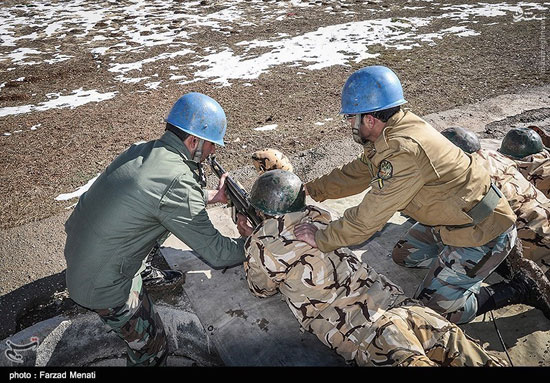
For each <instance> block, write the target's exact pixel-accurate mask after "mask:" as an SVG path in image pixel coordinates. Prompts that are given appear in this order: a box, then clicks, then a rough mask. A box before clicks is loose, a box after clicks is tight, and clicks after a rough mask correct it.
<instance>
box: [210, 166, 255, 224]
mask: <svg viewBox="0 0 550 383" xmlns="http://www.w3.org/2000/svg"><path fill="white" fill-rule="evenodd" d="M208 160H209V163H210V167H211V168H212V171H213V172H214V174H216V176H217V177H218V178H221V177H222V175H223V174H224V173H226V171H225V170H224V168H223V167H222V166H221V165H220V163H219V162H218V161H217V160H216V157H215V156H210V157H209V159H208ZM225 185H226V188H225V190H226V194H227V198H228V199H229V201H230V203H231V204H232V205H233V207H234V208H235V211H236V212H237V213H240V214H242V215H244V216H245V217H247V218H248V219H249V220H250V222H252V224H253V225H254V227H256V226H258V225H259V224H260V223H261V222H262V220H261V219H260V217H258V215H257V214H256V209H254V207H253V206H252V205H251V204H250V202H249V201H248V193H247V192H246V190H245V189H244V188H242V187H241V186H240V185H239V184H238V183H237V182H235V180H234V179H233V178H231V177H230V176H227V177H226V179H225ZM233 222H235V223H237V215H236V214H234V215H233Z"/></svg>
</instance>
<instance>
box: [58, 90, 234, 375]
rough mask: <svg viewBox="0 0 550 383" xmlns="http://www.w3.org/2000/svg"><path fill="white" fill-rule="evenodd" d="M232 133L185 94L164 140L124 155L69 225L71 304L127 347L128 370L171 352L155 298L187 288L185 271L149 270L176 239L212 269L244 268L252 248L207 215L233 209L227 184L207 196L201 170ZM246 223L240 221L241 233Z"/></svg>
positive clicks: (204, 100)
mask: <svg viewBox="0 0 550 383" xmlns="http://www.w3.org/2000/svg"><path fill="white" fill-rule="evenodd" d="M226 129H227V121H226V116H225V113H224V111H223V109H222V107H221V106H220V105H219V104H218V103H217V102H216V101H215V100H214V99H212V98H210V97H208V96H206V95H204V94H200V93H188V94H185V95H184V96H182V97H181V98H180V99H179V100H177V102H176V103H175V104H174V106H173V107H172V109H171V111H170V113H169V114H168V117H167V118H166V131H165V133H164V134H163V135H162V137H160V138H159V139H157V140H153V141H149V142H146V143H141V144H136V145H132V146H131V147H130V148H129V149H127V150H126V151H125V152H123V153H122V154H120V155H119V156H118V157H117V158H116V159H115V160H114V161H113V162H112V163H111V164H110V165H109V166H108V167H107V169H106V170H105V171H104V172H103V173H102V174H101V175H100V176H99V177H98V178H97V180H96V181H95V182H94V184H93V185H92V186H91V187H90V189H89V190H88V191H87V192H86V193H84V194H83V195H82V196H81V197H80V199H79V201H78V204H77V205H76V207H75V209H74V211H73V213H72V214H71V216H70V217H69V219H68V220H67V222H66V223H65V231H66V233H67V241H66V244H65V259H66V261H67V287H68V290H69V294H70V297H71V298H72V299H73V300H74V301H75V302H76V303H78V304H79V305H81V306H83V307H85V308H87V309H90V310H92V311H95V312H96V313H98V314H99V316H100V317H101V318H102V320H103V321H104V322H105V323H106V324H107V325H109V326H110V327H111V328H112V329H113V330H114V331H115V332H116V333H117V335H118V336H119V337H121V338H122V339H124V340H125V341H126V343H127V351H128V357H127V363H128V365H141V366H152V365H160V364H163V363H164V361H165V359H166V356H167V353H168V350H167V338H166V334H165V332H164V326H163V324H162V321H161V319H160V317H159V315H158V314H157V313H156V312H155V308H154V306H153V304H152V301H151V300H150V298H149V295H148V293H147V290H153V289H159V288H163V289H166V288H171V289H172V288H175V287H176V286H178V285H181V284H182V283H183V279H184V278H183V274H182V273H181V272H179V271H175V270H158V269H156V268H153V267H151V265H150V258H151V256H152V254H154V253H155V252H156V251H158V249H159V244H160V243H162V241H163V240H164V239H165V238H166V237H167V236H168V234H169V233H172V234H174V235H175V236H176V237H178V239H180V240H181V241H183V242H185V243H186V244H187V245H188V246H189V247H191V248H192V249H193V250H194V251H195V252H197V253H198V254H199V256H201V258H202V259H203V260H204V261H205V262H208V263H209V264H211V266H213V267H228V266H234V265H237V264H240V263H242V262H243V261H244V239H242V238H240V239H234V238H228V237H224V236H222V235H221V234H220V233H219V231H218V230H216V228H215V227H214V226H213V224H212V222H211V221H210V219H209V217H208V214H207V212H206V209H205V208H206V204H209V203H216V202H227V198H226V196H225V186H224V180H225V177H222V178H221V180H220V184H219V186H218V189H217V190H206V189H205V188H204V187H205V186H206V185H205V182H204V178H203V175H202V168H201V162H203V161H204V160H205V159H206V157H207V156H208V155H210V154H212V153H214V152H215V148H216V145H222V146H223V145H224V143H223V136H224V134H225V131H226ZM243 221H244V218H243V217H240V220H239V223H238V229H239V231H241V230H242V229H241V226H242V224H243ZM144 287H145V288H144Z"/></svg>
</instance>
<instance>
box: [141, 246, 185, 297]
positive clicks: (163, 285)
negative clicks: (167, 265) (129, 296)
mask: <svg viewBox="0 0 550 383" xmlns="http://www.w3.org/2000/svg"><path fill="white" fill-rule="evenodd" d="M157 255H160V245H159V244H156V245H155V246H154V247H153V249H151V251H150V252H149V254H148V255H147V260H146V261H145V270H144V271H143V272H142V273H141V279H142V281H143V285H144V286H145V288H147V290H149V291H161V290H172V289H175V288H176V287H178V286H181V285H182V284H183V282H185V278H184V275H183V273H182V272H181V271H178V270H160V269H158V268H156V267H154V266H153V265H152V264H151V263H152V262H153V258H154V257H155V256H157Z"/></svg>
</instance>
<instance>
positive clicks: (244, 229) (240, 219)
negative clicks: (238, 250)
mask: <svg viewBox="0 0 550 383" xmlns="http://www.w3.org/2000/svg"><path fill="white" fill-rule="evenodd" d="M237 230H238V231H239V234H240V235H241V236H242V237H250V236H251V235H252V232H253V231H254V229H253V228H252V227H251V226H250V225H249V224H248V219H247V218H246V217H245V216H244V215H242V214H239V213H237Z"/></svg>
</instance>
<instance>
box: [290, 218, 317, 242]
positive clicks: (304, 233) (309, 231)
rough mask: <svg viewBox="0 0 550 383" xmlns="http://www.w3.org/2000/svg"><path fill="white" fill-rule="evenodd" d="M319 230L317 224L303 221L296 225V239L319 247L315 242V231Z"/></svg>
mask: <svg viewBox="0 0 550 383" xmlns="http://www.w3.org/2000/svg"><path fill="white" fill-rule="evenodd" d="M317 230H318V229H317V226H315V225H313V224H311V223H302V224H299V225H296V226H295V227H294V235H295V236H296V239H298V240H300V241H303V242H305V243H307V244H308V245H310V246H311V247H314V248H317V243H315V233H316V232H317Z"/></svg>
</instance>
